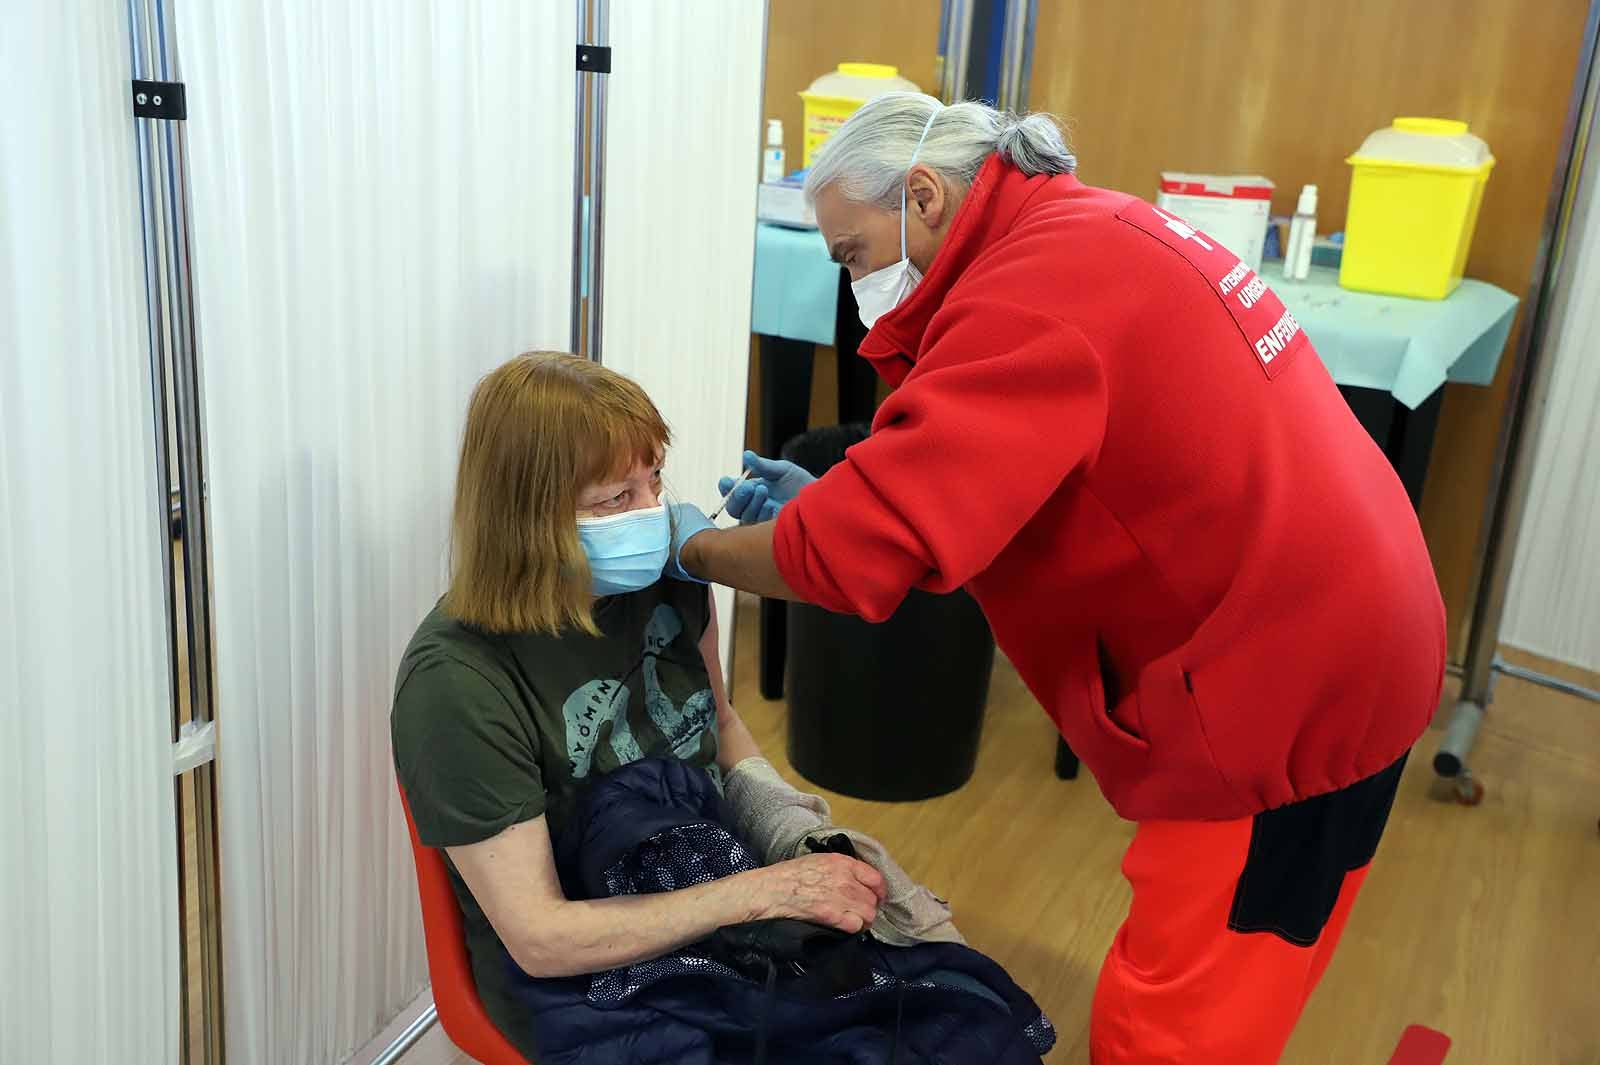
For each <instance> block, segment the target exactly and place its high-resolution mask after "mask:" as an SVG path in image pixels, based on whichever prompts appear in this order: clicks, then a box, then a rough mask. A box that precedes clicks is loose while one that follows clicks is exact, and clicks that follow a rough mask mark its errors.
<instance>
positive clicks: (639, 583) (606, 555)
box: [578, 504, 672, 595]
mask: <svg viewBox="0 0 1600 1065" xmlns="http://www.w3.org/2000/svg"><path fill="white" fill-rule="evenodd" d="M578 539H579V540H581V541H582V542H583V552H584V554H586V555H588V556H589V573H590V575H591V576H592V577H593V578H594V585H593V587H594V594H595V595H626V594H627V593H628V592H637V591H639V590H640V589H641V588H648V587H650V586H651V585H652V584H654V583H656V581H658V580H660V579H661V570H662V568H663V567H664V566H666V564H667V558H668V557H669V555H670V554H671V552H672V524H671V522H670V521H669V519H668V517H667V508H666V506H664V505H662V504H657V505H656V506H653V507H647V508H645V509H643V510H630V511H627V512H626V513H623V514H611V515H608V516H606V517H604V518H579V519H578Z"/></svg>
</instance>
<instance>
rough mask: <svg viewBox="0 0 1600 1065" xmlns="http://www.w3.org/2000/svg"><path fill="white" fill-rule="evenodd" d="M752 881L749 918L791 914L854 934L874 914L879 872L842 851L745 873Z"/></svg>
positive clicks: (880, 883)
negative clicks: (753, 890)
mask: <svg viewBox="0 0 1600 1065" xmlns="http://www.w3.org/2000/svg"><path fill="white" fill-rule="evenodd" d="M749 875H750V876H751V877H752V878H754V880H755V883H756V893H755V894H756V897H755V899H754V900H753V905H752V906H751V908H750V919H751V920H753V921H755V920H763V919H765V918H771V917H792V918H795V919H797V920H801V921H810V922H812V923H813V924H820V925H826V926H827V927H829V928H837V929H838V930H839V931H841V932H849V933H851V934H852V935H854V934H855V933H857V932H860V931H863V930H864V929H866V928H867V927H868V926H869V925H871V924H872V922H873V921H874V920H876V919H877V917H878V904H879V903H881V902H882V901H883V899H884V892H885V886H884V882H883V876H882V875H881V874H880V873H879V872H878V871H877V870H876V869H874V868H872V866H870V865H868V864H866V863H865V862H860V861H857V860H856V859H854V858H851V857H848V856H846V855H843V854H808V855H806V856H805V857H802V858H795V859H793V860H792V861H787V862H779V863H778V864H777V865H771V866H768V867H767V868H765V869H761V870H758V871H757V872H755V873H752V874H749Z"/></svg>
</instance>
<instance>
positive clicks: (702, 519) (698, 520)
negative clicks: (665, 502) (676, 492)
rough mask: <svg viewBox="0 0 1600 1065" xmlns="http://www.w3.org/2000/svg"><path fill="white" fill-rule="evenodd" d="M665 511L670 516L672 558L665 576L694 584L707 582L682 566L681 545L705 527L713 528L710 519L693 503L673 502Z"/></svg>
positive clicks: (704, 529)
mask: <svg viewBox="0 0 1600 1065" xmlns="http://www.w3.org/2000/svg"><path fill="white" fill-rule="evenodd" d="M667 512H668V514H669V515H670V516H671V518H672V558H671V560H670V561H668V563H667V569H666V574H667V576H669V577H672V578H674V579H676V580H680V581H693V582H694V583H695V584H706V583H708V582H706V581H703V580H701V579H700V578H699V577H696V576H695V575H694V574H692V573H690V572H689V571H688V570H686V569H684V568H683V545H684V544H686V543H688V542H689V541H690V540H692V539H694V538H695V537H696V536H698V535H699V534H700V533H703V532H705V531H706V530H707V529H715V528H716V526H715V525H713V524H711V519H710V518H708V517H706V516H705V514H704V513H703V512H702V511H701V510H700V508H699V507H697V506H695V505H694V504H693V503H673V504H672V505H671V506H669V507H668V508H667Z"/></svg>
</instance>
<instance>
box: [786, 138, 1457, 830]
mask: <svg viewBox="0 0 1600 1065" xmlns="http://www.w3.org/2000/svg"><path fill="white" fill-rule="evenodd" d="M861 354H862V355H863V356H865V357H866V358H868V359H870V360H871V361H872V362H873V364H874V365H875V366H876V367H877V369H878V371H879V373H880V374H882V375H883V376H884V377H885V378H886V379H887V380H888V381H889V383H890V384H892V385H894V386H895V391H894V392H893V393H892V394H891V395H890V397H889V399H888V400H887V401H886V402H885V403H884V405H883V407H882V408H881V409H880V410H879V412H878V415H877V418H876V420H875V421H874V423H873V430H872V435H871V437H870V438H869V439H867V440H866V441H865V442H863V443H861V444H858V445H857V446H856V447H854V448H852V449H850V451H849V453H848V454H847V456H846V458H845V460H844V461H843V462H841V463H839V464H838V465H837V466H835V467H834V468H833V469H832V470H830V471H829V472H828V474H827V475H826V476H825V477H823V478H822V479H821V480H819V481H818V482H817V483H815V484H813V485H811V486H810V487H808V488H806V489H805V490H804V491H802V492H801V493H800V494H799V496H798V497H796V498H795V500H794V501H793V502H791V503H790V504H789V505H788V506H787V507H785V508H784V509H783V511H782V512H781V513H780V515H779V517H778V521H777V528H776V531H775V543H774V554H775V557H776V560H777V565H778V569H779V571H780V572H781V573H782V574H783V577H784V579H785V580H786V581H788V583H789V585H790V587H792V588H793V589H794V590H795V591H796V592H797V593H798V594H799V595H800V596H801V597H802V598H804V599H807V600H809V601H811V602H813V603H816V604H819V605H821V606H823V607H826V608H828V609H830V610H835V611H840V612H849V613H855V614H859V615H861V616H863V617H866V618H869V619H872V620H875V621H877V620H882V619H884V618H886V617H888V616H889V615H890V614H891V613H893V612H894V609H895V607H896V606H897V605H898V604H899V603H900V601H901V600H902V599H903V598H904V597H905V595H906V593H907V591H908V590H909V589H911V588H913V587H919V588H925V589H928V590H931V591H935V592H946V591H951V590H954V589H956V588H959V587H962V586H966V587H967V588H968V590H969V591H971V592H972V594H973V595H974V597H976V599H977V600H978V602H979V603H980V604H981V605H982V607H983V610H984V613H985V614H986V615H987V616H988V619H989V623H990V625H991V626H992V627H993V629H994V633H995V637H996V639H997V641H998V642H999V644H1000V646H1001V648H1002V649H1003V650H1004V651H1005V653H1006V655H1007V656H1008V657H1009V658H1010V659H1011V661H1012V663H1013V664H1014V665H1015V666H1016V668H1017V670H1018V672H1019V673H1021V675H1022V677H1023V679H1024V680H1025V681H1026V682H1027V684H1028V686H1029V688H1030V689H1032V691H1033V693H1034V695H1035V696H1036V697H1037V698H1038V699H1039V701H1040V702H1041V703H1042V704H1043V705H1044V707H1045V710H1046V711H1047V712H1048V713H1049V714H1050V716H1051V717H1052V718H1053V719H1054V720H1055V722H1056V725H1057V726H1058V727H1059V728H1060V730H1061V733H1062V735H1063V736H1065V737H1066V739H1067V741H1068V742H1069V743H1070V744H1071V745H1072V748H1073V750H1074V751H1075V752H1077V754H1078V755H1079V756H1080V757H1081V758H1082V759H1083V762H1084V764H1085V765H1087V766H1088V767H1089V768H1090V770H1091V771H1092V772H1093V773H1094V775H1095V777H1096V779H1097V780H1098V781H1099V783H1100V786H1101V788H1102V790H1104V792H1105V794H1106V796H1107V798H1108V799H1109V800H1110V801H1111V803H1112V805H1113V806H1114V807H1115V808H1116V810H1117V812H1118V813H1119V814H1121V815H1122V816H1123V817H1126V818H1129V819H1131V820H1147V819H1183V820H1219V819H1227V818H1236V817H1246V816H1250V815H1253V814H1255V813H1258V812H1260V811H1262V810H1265V809H1270V808H1272V807H1276V806H1281V805H1284V804H1286V803H1290V802H1294V801H1297V800H1300V799H1306V798H1310V797H1312V796H1315V795H1320V794H1323V793H1326V792H1329V791H1334V790H1337V789H1339V788H1342V787H1345V786H1346V785H1349V784H1352V783H1354V782H1356V781H1357V780H1360V779H1362V778H1364V777H1367V776H1370V775H1372V774H1373V773H1376V772H1378V771H1379V770H1381V769H1384V768H1385V767H1387V766H1388V765H1390V764H1391V763H1392V762H1394V761H1395V760H1396V759H1397V758H1398V757H1399V756H1400V755H1401V754H1402V753H1403V752H1405V751H1406V750H1407V749H1408V748H1409V747H1410V746H1411V745H1412V743H1413V742H1415V741H1416V739H1417V737H1418V736H1419V735H1420V734H1421V733H1422V731H1423V729H1424V728H1425V727H1426V725H1427V723H1428V720H1429V718H1430V717H1431V715H1432V713H1433V711H1434V708H1435V706H1436V704H1437V702H1438V698H1439V692H1440V688H1441V686H1442V683H1443V679H1444V662H1445V622H1444V606H1443V603H1442V602H1441V601H1440V598H1439V590H1438V585H1437V583H1436V582H1435V580H1434V575H1433V568H1432V566H1431V564H1430V562H1429V559H1428V552H1427V548H1426V546H1425V545H1424V543H1423V539H1422V533H1421V530H1420V529H1419V528H1418V525H1417V519H1416V516H1415V514H1414V513H1413V512H1412V508H1411V504H1410V501H1409V500H1408V498H1407V497H1406V493H1405V491H1404V490H1403V488H1402V487H1401V485H1400V482H1399V480H1398V478H1396V476H1395V474H1394V472H1393V470H1392V469H1391V468H1390V466H1389V463H1388V461H1387V460H1386V459H1385V458H1384V456H1383V453H1382V452H1381V451H1380V450H1379V449H1378V447H1377V446H1376V445H1375V444H1374V443H1373V442H1372V440H1371V438H1369V437H1368V435H1367V433H1366V432H1365V431H1364V430H1363V429H1362V428H1361V425H1360V424H1359V423H1358V422H1357V421H1356V419H1355V417H1354V416H1353V415H1352V414H1351V413H1350V410H1349V408H1348V407H1347V406H1346V405H1345V402H1344V400H1343V399H1342V398H1341V397H1340V395H1339V392H1338V390H1337V388H1336V387H1335V386H1334V383H1333V380H1332V379H1331V378H1330V377H1329V376H1328V372H1327V370H1326V369H1325V368H1324V367H1323V365H1322V362H1321V360H1320V359H1319V358H1318V357H1317V354H1316V352H1315V350H1313V348H1312V346H1311V344H1310V342H1309V341H1308V340H1307V339H1306V337H1305V335H1304V333H1302V332H1301V331H1300V328H1299V325H1298V323H1297V322H1296V321H1295V319H1294V317H1293V315H1291V314H1289V313H1288V312H1287V311H1286V310H1285V309H1284V306H1283V304H1282V303H1281V302H1280V301H1279V299H1278V297H1277V296H1276V295H1274V294H1273V292H1272V291H1271V289H1269V288H1267V287H1266V286H1265V284H1264V282H1262V281H1261V280H1260V279H1258V278H1257V277H1256V275H1255V274H1254V272H1252V271H1251V270H1250V269H1249V268H1248V267H1247V266H1245V265H1244V264H1242V263H1240V262H1239V259H1238V257H1237V256H1235V255H1232V254H1230V253H1229V252H1227V251H1226V250H1225V249H1223V248H1222V247H1221V246H1220V245H1218V244H1216V243H1215V242H1214V241H1211V240H1210V239H1209V238H1208V237H1206V236H1205V234H1203V233H1199V232H1196V231H1195V230H1193V229H1191V228H1189V227H1188V226H1187V225H1185V224H1184V223H1182V222H1181V221H1180V220H1178V219H1175V218H1172V217H1171V216H1169V215H1167V214H1165V213H1163V212H1161V211H1160V210H1158V209H1157V208H1155V207H1152V206H1151V205H1150V204H1148V203H1145V202H1143V201H1141V200H1137V199H1134V198H1132V197H1129V196H1124V195H1121V194H1119V193H1114V192H1109V191H1106V190H1103V189H1095V188H1091V187H1089V186H1086V185H1083V184H1082V183H1080V182H1079V181H1078V180H1077V179H1076V178H1073V177H1071V176H1065V175H1063V176H1056V177H1044V176H1040V177H1032V178H1029V177H1026V176H1024V175H1023V174H1022V173H1021V172H1020V171H1019V170H1017V169H1015V168H1014V167H1012V166H1010V165H1008V164H1006V163H1004V162H1003V161H1002V160H1001V159H1000V158H999V157H998V156H997V157H994V158H991V159H990V160H989V161H988V162H987V163H986V164H985V165H984V167H983V169H982V170H981V171H980V173H979V174H978V176H977V178H976V180H975V181H974V182H973V186H972V188H971V190H970V191H969V192H968V194H967V197H966V200H965V202H964V203H963V204H962V205H961V208H960V210H959V212H958V214H957V216H956V219H955V221H954V223H953V225H952V226H951V229H950V231H949V233H948V235H947V236H946V238H945V242H944V245H943V247H941V248H940V250H939V253H938V255H937V256H936V257H935V259H934V261H933V264H932V266H931V268H930V269H929V271H928V275H927V277H926V278H925V279H924V280H923V282H922V284H921V285H920V286H919V287H918V288H917V289H916V290H915V291H914V292H913V293H912V294H911V296H910V297H909V298H908V299H907V300H906V301H905V302H904V303H903V304H901V305H900V306H899V307H897V308H896V309H895V310H894V311H893V312H891V313H889V314H887V315H885V316H884V317H883V318H882V319H880V320H879V321H878V323H877V325H876V326H875V327H874V328H873V329H872V331H871V332H870V333H869V334H868V336H867V339H866V341H865V342H864V343H863V344H862V345H861Z"/></svg>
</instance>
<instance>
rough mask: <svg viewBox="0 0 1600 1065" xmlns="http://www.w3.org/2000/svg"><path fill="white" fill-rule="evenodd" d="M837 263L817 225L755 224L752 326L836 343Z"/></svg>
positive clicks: (765, 332) (770, 332)
mask: <svg viewBox="0 0 1600 1065" xmlns="http://www.w3.org/2000/svg"><path fill="white" fill-rule="evenodd" d="M838 304H839V264H838V263H835V262H834V261H833V260H832V259H830V258H829V257H828V246H827V244H826V243H824V241H823V239H822V234H821V233H818V232H817V231H816V230H814V229H790V228H788V227H787V226H774V225H767V224H766V223H761V224H759V225H757V226H756V275H755V289H754V294H753V296H752V298H751V306H750V328H751V330H752V331H753V332H756V333H761V334H763V335H765V336H774V337H788V338H789V339H790V340H809V341H810V342H811V343H813V344H832V343H833V323H834V319H835V317H836V316H837V315H838V311H839V307H838Z"/></svg>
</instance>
